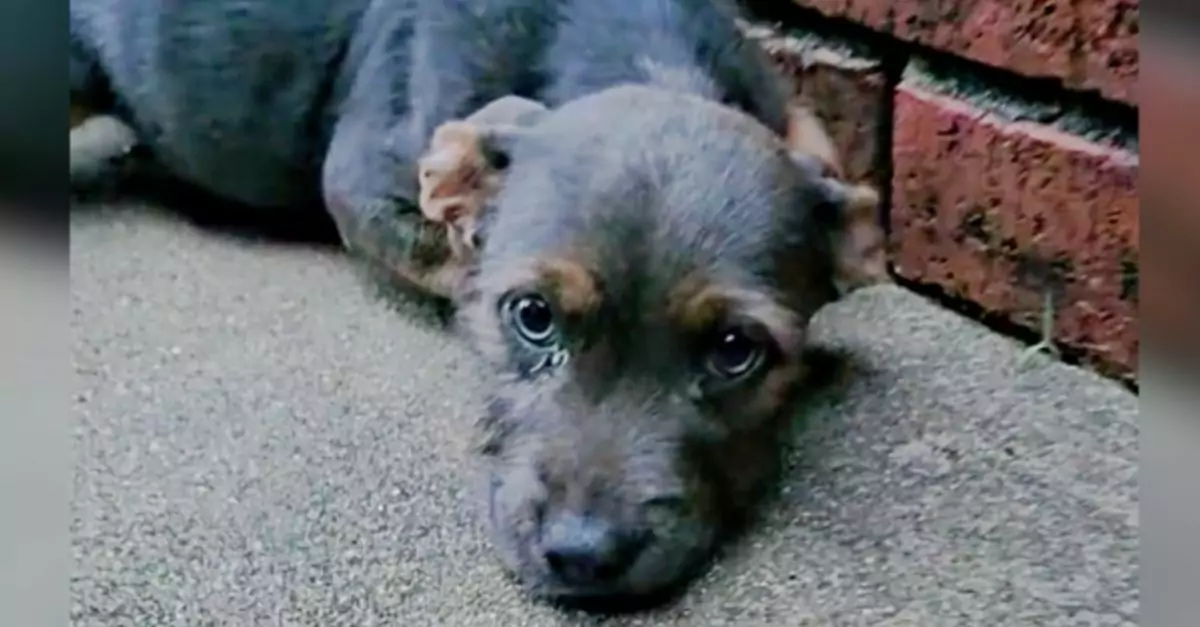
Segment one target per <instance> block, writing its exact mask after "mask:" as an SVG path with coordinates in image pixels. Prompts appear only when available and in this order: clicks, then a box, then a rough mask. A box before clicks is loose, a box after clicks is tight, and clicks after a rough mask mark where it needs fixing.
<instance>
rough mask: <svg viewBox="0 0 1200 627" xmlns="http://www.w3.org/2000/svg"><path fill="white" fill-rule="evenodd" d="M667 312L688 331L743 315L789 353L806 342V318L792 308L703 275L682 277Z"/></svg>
mask: <svg viewBox="0 0 1200 627" xmlns="http://www.w3.org/2000/svg"><path fill="white" fill-rule="evenodd" d="M667 315H668V317H670V318H671V320H672V321H674V323H675V324H677V325H678V326H679V327H680V328H681V329H684V330H685V331H686V332H688V333H703V332H705V331H708V330H710V329H711V328H712V327H713V326H714V325H717V324H720V323H722V322H724V321H726V320H729V319H731V318H734V317H737V316H742V317H745V318H749V319H752V320H755V321H757V322H758V323H760V324H762V325H763V326H764V327H766V329H767V331H768V332H769V333H770V334H771V336H772V337H773V338H774V340H775V342H776V343H777V344H779V347H780V349H782V350H783V351H784V352H785V353H787V354H789V355H792V354H796V353H797V352H798V351H799V350H800V348H801V343H802V339H803V338H802V337H801V333H802V332H801V328H802V321H801V320H800V318H799V316H797V315H796V313H795V312H793V311H792V310H791V309H789V308H787V307H785V306H784V305H782V304H780V303H779V301H777V300H776V299H775V298H774V297H772V296H771V295H769V294H764V293H762V292H759V291H756V290H751V289H746V288H741V287H733V286H728V285H722V284H719V283H714V282H711V281H709V280H707V279H705V278H703V277H700V276H692V277H689V278H687V279H685V280H684V281H682V282H681V283H680V284H679V285H678V286H677V287H676V288H675V290H674V291H673V292H672V293H671V295H670V296H669V297H668V299H667Z"/></svg>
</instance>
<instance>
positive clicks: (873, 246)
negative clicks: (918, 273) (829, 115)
mask: <svg viewBox="0 0 1200 627" xmlns="http://www.w3.org/2000/svg"><path fill="white" fill-rule="evenodd" d="M784 142H785V144H786V145H787V148H788V150H789V152H790V153H791V155H792V159H793V160H794V161H795V162H796V163H797V165H799V166H800V168H801V169H802V170H804V171H805V173H806V175H807V176H808V177H811V179H813V180H816V181H818V188H819V194H818V196H819V198H820V200H819V201H818V203H817V205H818V206H817V207H816V208H815V211H816V219H817V224H818V228H820V229H821V230H822V231H823V232H824V234H825V235H826V237H827V238H828V241H829V244H830V245H829V250H830V253H831V254H832V256H833V259H832V266H833V284H834V285H833V287H834V288H835V290H836V292H837V295H838V296H839V297H840V296H843V295H845V294H846V293H848V292H850V291H852V290H854V289H857V288H859V287H864V286H867V285H873V284H877V283H883V282H887V281H889V280H890V278H889V276H888V268H887V236H886V235H885V234H884V232H883V226H882V224H881V223H880V220H879V193H878V192H877V191H876V190H875V189H874V188H873V187H871V186H870V185H867V184H863V183H854V184H851V183H848V182H846V180H845V179H846V172H845V169H844V167H843V166H842V162H841V156H840V155H839V154H838V150H837V147H836V146H834V143H833V139H832V138H830V137H829V133H828V131H826V129H825V125H824V123H822V122H821V120H820V119H819V118H818V117H817V115H816V113H814V112H813V111H812V109H810V108H809V107H807V106H804V105H793V106H792V107H791V109H790V110H789V111H788V129H787V137H786V138H784Z"/></svg>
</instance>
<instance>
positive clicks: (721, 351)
mask: <svg viewBox="0 0 1200 627" xmlns="http://www.w3.org/2000/svg"><path fill="white" fill-rule="evenodd" d="M765 355H766V350H765V349H764V347H763V345H762V343H761V342H759V341H757V340H755V339H754V338H752V337H750V336H749V335H747V334H746V332H745V331H743V330H741V329H736V328H735V329H726V330H724V331H722V332H721V333H719V334H717V337H716V343H715V345H714V346H713V347H712V350H711V352H710V353H709V356H708V369H709V370H710V371H712V373H713V374H715V375H717V376H719V377H722V378H725V379H738V378H741V377H744V376H746V375H748V374H750V373H751V372H753V371H754V370H755V369H756V368H758V367H759V365H761V364H762V362H763V358H764V356H765Z"/></svg>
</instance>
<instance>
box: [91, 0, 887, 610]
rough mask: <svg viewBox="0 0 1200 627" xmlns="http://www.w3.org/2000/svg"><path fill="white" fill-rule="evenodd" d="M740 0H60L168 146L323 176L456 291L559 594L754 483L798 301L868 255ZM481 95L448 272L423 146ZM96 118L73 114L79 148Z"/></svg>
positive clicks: (772, 444)
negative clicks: (471, 243) (474, 253)
mask: <svg viewBox="0 0 1200 627" xmlns="http://www.w3.org/2000/svg"><path fill="white" fill-rule="evenodd" d="M734 16H735V10H734V8H733V6H732V3H731V2H730V1H727V0H474V1H468V0H428V1H425V0H321V1H317V0H291V1H285V0H279V1H277V2H271V1H269V0H171V1H166V2H164V1H162V0H72V3H71V28H72V68H71V69H72V89H73V92H72V98H73V102H81V103H82V104H84V105H85V106H86V107H87V108H89V109H91V110H92V111H93V112H95V111H100V112H104V111H111V112H113V113H114V114H115V115H116V116H118V117H120V118H121V119H123V120H125V121H126V122H127V123H128V125H129V126H131V127H132V128H133V129H135V130H136V133H135V135H136V137H137V141H138V142H141V143H143V144H144V145H145V146H147V147H148V148H149V150H150V151H151V152H152V154H154V155H155V157H156V158H157V159H159V160H160V161H161V162H162V163H163V164H165V165H166V167H167V168H168V169H170V170H172V171H173V172H174V173H175V174H177V175H178V176H180V177H182V178H185V179H189V180H191V181H193V182H197V183H199V184H201V185H202V186H205V187H207V188H209V189H212V190H214V191H216V192H218V193H221V194H223V195H224V196H227V197H229V198H231V199H234V200H238V201H241V202H243V203H246V204H248V205H251V206H255V207H258V208H259V210H262V211H294V210H300V209H301V208H302V207H303V206H304V205H305V204H323V205H324V206H325V207H326V208H327V210H328V211H329V212H330V214H331V215H332V216H333V217H334V219H335V221H336V222H337V224H338V228H339V230H340V232H341V235H342V238H343V240H344V241H345V243H346V245H347V247H348V248H349V249H350V250H352V251H357V252H360V253H363V254H365V255H366V256H368V257H370V258H372V259H374V260H375V261H377V262H380V263H383V264H385V265H386V266H388V267H389V268H391V269H393V270H394V271H396V272H397V273H399V274H400V275H402V276H405V277H407V278H409V279H410V280H412V281H414V282H415V283H417V284H418V285H419V286H421V287H423V288H425V289H426V290H428V291H430V292H434V293H443V294H456V295H457V296H458V298H459V302H460V303H461V306H462V307H461V316H462V317H461V320H462V322H463V326H464V329H465V330H466V331H467V333H468V335H469V336H470V337H471V338H473V345H474V346H475V347H476V348H477V349H478V351H479V354H480V356H481V358H482V360H483V362H484V363H485V364H488V365H489V367H490V368H491V370H492V373H493V374H494V377H493V382H494V387H493V393H492V395H491V399H490V401H489V403H488V410H487V412H486V417H485V418H484V420H483V421H482V422H481V423H480V434H481V436H482V439H481V443H480V448H479V450H478V458H479V460H481V461H482V464H481V469H482V470H483V473H482V475H481V476H482V479H483V484H482V487H483V488H484V494H483V496H482V497H481V501H482V502H484V503H486V504H487V510H488V513H487V516H486V520H487V521H488V527H489V529H490V531H491V534H492V537H493V539H494V541H495V544H496V546H497V548H498V549H499V552H500V555H501V557H502V558H503V561H504V563H505V564H506V565H507V566H508V567H509V569H510V570H512V571H513V572H514V573H515V574H516V575H517V576H518V578H519V579H520V580H521V581H522V582H523V583H524V584H525V586H526V587H527V588H528V589H529V590H531V591H533V592H535V593H538V594H541V595H545V596H549V597H555V598H567V599H581V598H610V597H613V596H619V595H635V596H643V595H650V594H653V593H655V592H658V591H661V590H663V589H666V588H669V587H671V586H672V585H674V584H678V583H680V582H682V581H685V580H686V579H687V578H688V577H689V575H690V574H692V573H693V572H694V571H695V566H697V565H699V564H700V563H702V562H703V559H704V558H705V557H706V556H707V555H709V554H710V553H711V551H712V549H713V548H714V547H715V544H716V542H717V540H718V538H719V537H720V536H721V533H722V531H724V530H725V529H727V528H729V524H730V522H731V521H732V520H733V519H735V518H736V515H737V514H740V513H743V512H745V511H746V510H747V509H748V508H749V507H750V505H752V504H753V502H754V501H755V495H756V494H757V493H758V490H759V489H760V488H761V487H762V486H763V484H764V480H765V479H766V478H767V477H768V476H769V475H770V473H771V471H772V470H773V469H774V467H775V460H776V458H777V456H776V453H777V445H778V443H779V439H780V437H781V434H782V433H784V431H785V429H784V427H783V425H784V424H785V422H786V421H785V420H784V418H785V417H786V401H787V399H788V397H789V395H790V393H791V391H792V390H793V389H794V388H795V385H796V384H797V382H798V381H799V380H800V379H801V377H802V375H803V372H804V368H805V364H804V363H803V360H802V358H801V349H802V347H803V343H804V332H805V328H806V326H807V321H808V318H809V317H810V316H811V315H812V314H813V313H814V312H815V311H816V309H818V308H819V307H821V306H822V305H823V304H825V303H827V302H829V301H830V300H832V299H834V298H836V297H837V295H838V293H839V292H840V291H844V289H845V288H846V285H847V284H854V283H857V282H861V281H862V279H864V278H868V279H869V278H871V276H868V275H878V272H877V269H878V266H877V264H878V253H879V251H878V246H877V244H878V243H879V242H878V239H879V237H878V235H879V234H878V232H877V231H876V230H872V229H873V226H871V225H872V224H873V222H872V221H871V219H870V215H869V214H870V210H871V209H873V206H872V205H871V201H872V199H873V197H871V196H870V194H865V195H856V194H855V193H853V192H852V190H851V189H849V188H847V187H845V186H843V185H841V184H839V183H837V182H836V181H834V180H832V179H829V178H827V177H825V176H823V171H822V167H821V163H820V160H814V159H811V158H808V157H805V156H804V155H802V154H797V153H803V152H805V146H809V145H817V144H820V142H819V141H818V142H816V143H814V144H810V143H808V142H807V141H806V140H805V139H804V138H798V137H796V134H797V131H796V129H797V128H800V127H803V128H805V129H808V130H805V131H804V132H805V133H809V132H812V130H811V126H812V125H811V124H810V123H808V122H805V123H803V124H799V125H798V124H797V123H796V120H795V119H794V118H793V117H790V116H789V109H788V105H787V90H786V89H785V88H784V86H783V82H782V81H781V80H780V79H779V78H778V77H776V75H775V74H774V73H773V71H772V69H771V67H770V65H769V63H768V61H767V59H766V58H765V56H764V55H763V54H762V53H761V52H760V51H759V50H758V49H757V48H755V47H754V46H753V44H752V43H750V42H748V41H746V40H745V39H744V38H743V37H742V36H741V34H740V33H739V31H738V29H737V27H736V26H735V24H734V21H733V18H734ZM109 93H111V95H113V96H115V98H114V101H115V104H112V105H111V106H110V103H108V102H106V101H105V99H104V96H105V95H106V94H109ZM506 96H520V97H523V98H525V99H529V100H530V101H532V102H535V103H537V105H538V107H540V108H541V109H542V110H541V111H537V112H536V113H537V114H536V115H533V116H531V117H529V118H528V119H523V120H522V121H520V122H519V123H513V124H509V125H508V126H507V127H505V129H504V130H503V131H502V132H499V131H497V130H496V128H495V124H494V122H495V121H494V120H489V119H486V116H484V117H483V118H479V119H476V120H474V121H471V119H470V118H469V117H468V116H470V115H471V114H472V113H475V112H476V111H479V110H480V109H481V108H482V107H484V105H486V104H488V103H491V102H493V101H495V100H496V99H497V98H503V97H506ZM538 107H535V108H538ZM464 118H467V119H468V124H467V126H465V127H462V128H464V129H466V130H467V131H469V132H468V136H469V137H474V139H477V140H478V141H474V140H472V141H471V142H468V144H465V145H469V146H473V147H474V148H471V149H470V150H467V151H465V152H460V153H458V154H460V155H462V154H465V155H467V157H469V159H468V161H469V162H470V163H472V164H476V165H478V164H480V163H483V164H486V165H487V166H488V167H489V168H490V171H489V172H488V176H485V177H482V178H480V177H459V178H460V180H462V181H466V182H467V183H468V185H467V187H470V185H472V184H479V185H482V186H481V187H479V188H478V189H476V190H471V189H465V190H460V191H465V192H467V193H469V192H472V191H482V192H483V193H481V194H479V195H478V196H477V198H478V199H479V203H480V206H479V208H480V209H481V210H482V209H484V208H486V210H485V211H482V215H480V216H479V219H480V220H481V221H482V225H483V226H482V228H481V231H482V234H483V245H482V249H481V250H480V251H479V253H480V254H479V257H478V259H477V261H473V262H472V264H471V265H470V267H469V268H463V269H462V270H463V271H462V272H450V273H446V272H444V271H445V270H446V268H447V263H448V259H449V258H450V256H451V249H450V242H451V241H453V240H452V238H448V237H447V230H446V228H445V226H444V225H443V224H441V223H439V222H436V221H432V220H427V219H425V215H423V214H422V213H421V211H419V210H418V207H417V204H418V197H419V195H420V192H421V189H420V183H419V181H418V176H417V169H418V168H417V165H418V161H419V160H420V158H421V156H422V155H423V154H424V153H425V152H426V149H427V147H428V142H429V141H430V138H431V136H432V135H433V133H434V131H435V129H438V128H439V127H441V126H442V125H443V124H445V123H447V122H449V123H452V124H453V123H456V121H459V120H462V119H464ZM509 122H513V120H509ZM85 124H86V123H85ZM472 124H473V125H474V126H473V127H472V126H471V125H472ZM110 126H111V125H110ZM501 126H503V125H501ZM471 128H474V129H475V131H478V135H475V136H470V131H471ZM84 129H85V127H84V126H80V127H78V128H77V131H76V132H78V131H81V130H84ZM789 132H791V133H792V136H791V137H788V134H789ZM785 138H787V139H789V140H790V142H785V141H784V139H785ZM96 141H98V140H95V139H94V138H89V137H86V136H84V135H83V134H82V133H81V134H79V135H78V136H76V135H75V133H74V132H73V136H72V158H73V160H74V159H75V158H76V153H77V152H78V153H79V154H83V152H84V151H83V150H82V148H84V147H85V146H87V145H89V142H92V144H93V145H92V148H94V143H95V142H96ZM122 142H124V143H122ZM122 142H116V143H115V145H117V146H118V149H116V150H114V151H112V152H113V154H118V153H121V152H123V151H125V150H127V149H128V148H129V146H128V142H129V140H128V138H124V139H123V140H122ZM77 148H78V150H77ZM818 149H819V148H818ZM95 152H96V151H95V150H93V151H92V153H91V154H93V155H94V154H95ZM823 156H824V157H825V159H824V161H826V162H828V161H829V159H828V155H823ZM435 161H436V160H435ZM429 163H433V162H429ZM463 163H466V162H465V161H464V162H463ZM435 165H436V164H435ZM441 165H443V166H444V165H445V164H444V163H443V164H441ZM825 165H826V166H828V165H829V164H828V163H826V164H825ZM472 167H474V166H472ZM72 169H73V172H75V171H76V168H75V163H74V162H73V164H72ZM451 169H453V163H451ZM97 170H98V169H97V168H95V167H90V168H84V167H81V168H79V169H78V171H79V172H89V173H94V172H96V171H97ZM472 181H474V183H472ZM480 181H486V185H484V184H483V183H480ZM483 205H486V207H483ZM425 209H426V210H427V212H428V213H429V214H430V215H443V213H439V212H442V209H445V208H444V207H443V208H442V209H437V208H435V207H433V206H432V205H431V206H427V207H425ZM873 264H874V265H873Z"/></svg>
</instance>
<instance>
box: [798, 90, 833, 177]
mask: <svg viewBox="0 0 1200 627" xmlns="http://www.w3.org/2000/svg"><path fill="white" fill-rule="evenodd" d="M784 143H786V144H787V147H788V150H790V151H791V152H793V153H802V154H806V155H811V156H813V157H816V158H817V160H819V161H820V162H821V163H822V165H824V166H825V175H826V176H830V177H833V178H839V179H840V178H844V176H845V168H843V167H842V157H841V155H840V154H839V153H838V150H837V148H836V147H835V146H834V145H833V139H831V138H830V137H829V132H828V131H827V130H826V129H825V124H824V123H823V122H822V121H821V120H820V118H818V117H817V114H816V113H814V112H813V110H812V109H810V108H808V107H806V106H803V105H792V107H791V108H790V109H789V110H788V126H787V137H786V138H784Z"/></svg>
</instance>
